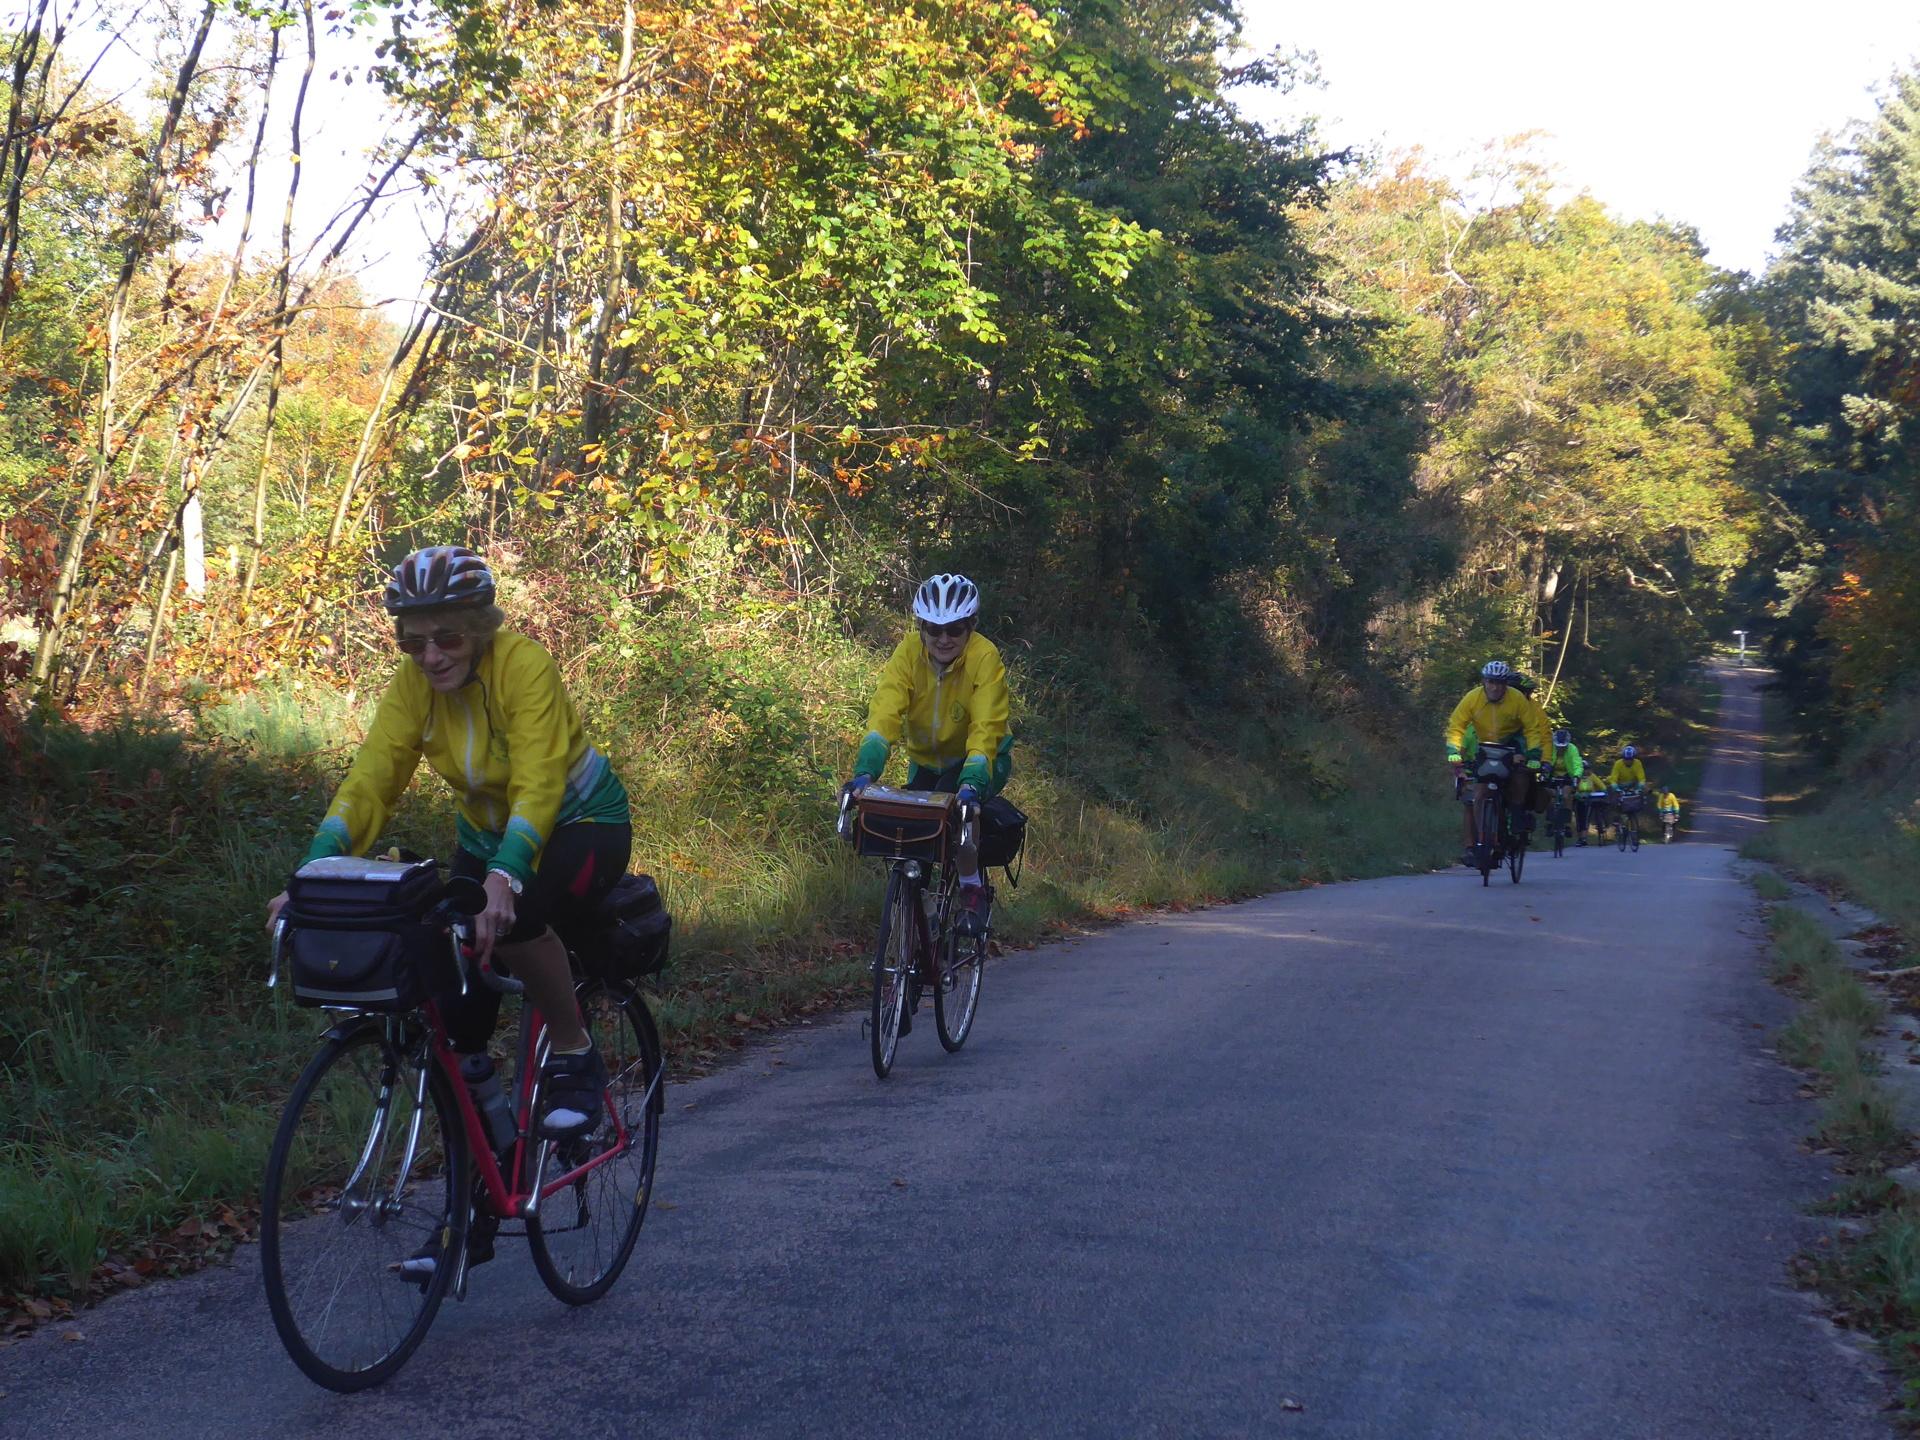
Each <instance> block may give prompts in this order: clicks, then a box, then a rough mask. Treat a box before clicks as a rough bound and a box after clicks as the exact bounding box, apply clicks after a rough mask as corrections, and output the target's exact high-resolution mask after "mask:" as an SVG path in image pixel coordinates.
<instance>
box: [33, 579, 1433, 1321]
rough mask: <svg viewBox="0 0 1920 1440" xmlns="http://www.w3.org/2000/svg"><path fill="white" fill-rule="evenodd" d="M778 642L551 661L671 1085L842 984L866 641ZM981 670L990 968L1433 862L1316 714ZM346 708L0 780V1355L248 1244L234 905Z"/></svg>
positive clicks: (772, 637)
mask: <svg viewBox="0 0 1920 1440" xmlns="http://www.w3.org/2000/svg"><path fill="white" fill-rule="evenodd" d="M803 623H804V617H795V616H792V615H775V616H772V617H768V616H765V615H752V614H739V613H734V614H727V615H715V614H707V615H692V614H690V615H685V616H671V615H669V616H662V617H655V618H654V619H653V621H652V622H651V623H650V624H649V626H648V627H647V629H646V630H645V632H644V633H643V632H640V631H638V630H627V629H624V628H622V627H623V624H624V622H621V623H614V624H610V625H609V627H608V633H607V634H606V635H605V636H603V637H602V639H601V641H600V642H599V643H597V644H596V645H593V646H589V647H583V648H582V649H580V650H578V651H566V652H563V651H562V650H561V649H560V647H559V646H558V645H556V647H555V648H556V653H572V654H575V656H576V658H575V660H574V661H573V663H571V664H570V665H569V666H568V667H567V673H568V678H569V683H570V685H571V686H572V688H573V689H574V692H575V694H576V695H578V696H580V697H581V704H582V709H583V711H585V712H586V719H587V724H588V728H589V730H590V733H593V734H594V735H595V736H596V738H602V737H603V738H604V741H605V747H606V748H607V749H608V751H609V753H610V755H611V757H612V759H613V760H614V763H615V764H616V766H617V767H618V769H619V772H620V774H621V775H622V777H623V779H625V781H626V783H627V785H628V788H629V790H630V791H631V792H632V794H633V799H634V809H635V820H636V842H635V855H634V866H635V868H636V869H642V870H646V871H649V872H651V873H654V874H655V875H657V876H658V877H659V879H660V881H661V885H662V889H663V891H664V892H665V894H666V898H667V902H668V904H669V906H670V907H671V908H672V910H673V911H674V914H675V945H674V953H673V957H672V960H671V963H670V967H669V970H668V973H667V975H666V976H665V977H664V982H663V985H662V987H661V989H660V991H659V993H658V996H657V1009H658V1012H659V1015H660V1019H661V1023H662V1029H663V1031H664V1033H665V1035H666V1037H667V1040H668V1046H669V1054H670V1056H671V1058H672V1059H673V1061H674V1062H675V1064H676V1065H678V1066H683V1067H684V1066H688V1065H692V1066H695V1067H698V1066H700V1065H703V1064H707V1063H711V1062H713V1061H715V1060H717V1059H718V1058H719V1057H721V1056H722V1055H724V1054H725V1053H726V1052H727V1051H728V1050H729V1049H731V1048H732V1047H734V1046H737V1045H739V1044H741V1043H743V1040H744V1036H745V1034H746V1032H749V1031H751V1030H755V1029H763V1028H766V1027H768V1026H770V1025H772V1024H774V1023H777V1022H778V1021H780V1020H781V1019H783V1018H787V1017H791V1016H794V1015H797V1014H803V1013H808V1012H814V1011H818V1010H820V1009H822V1008H825V1007H829V1006H832V1005H834V1004H837V1003H844V1002H845V1001H846V1000H847V999H849V998H850V997H851V996H852V995H853V994H855V993H857V992H858V991H859V990H860V989H861V988H862V987H863V985H864V980H865V974H866V964H867V949H868V946H869V944H870V941H871V934H870V930H871V927H872V926H873V924H874V923H875V919H876V913H877V908H878V903H879V895H880V887H881V877H880V871H879V869H878V867H877V866H874V865H871V864H865V863H862V862H860V861H858V860H857V859H856V858H855V857H853V856H851V855H849V854H848V853H847V852H846V851H845V849H844V848H843V847H841V846H840V845H839V844H838V843H837V842H836V841H835V840H834V838H833V833H832V817H833V808H834V796H835V790H836V786H837V782H838V780H839V778H841V774H842V772H843V770H844V768H845V764H846V761H847V758H848V757H849V756H850V755H851V753H852V749H853V746H854V743H855V741H856V740H857V738H858V734H859V732H860V730H861V729H862V728H863V725H864V715H863V713H862V711H863V705H864V695H865V691H866V688H867V687H868V686H869V685H870V683H871V679H872V676H873V674H874V673H875V672H876V671H877V668H878V665H879V662H880V659H881V658H882V657H883V655H884V649H882V648H880V646H884V644H885V641H886V638H887V637H875V638H876V640H878V641H879V646H877V645H876V644H873V643H866V642H863V641H861V640H859V639H856V638H851V637H846V636H844V635H841V634H839V633H838V632H829V631H818V632H813V631H807V632H804V633H802V632H800V631H797V630H796V629H795V628H794V627H797V626H800V625H802V624H803ZM781 626H787V627H788V628H787V629H786V630H785V631H784V632H782V630H781V629H780V627H781ZM543 638H552V637H543ZM1009 660H1010V668H1012V670H1013V672H1014V674H1013V683H1014V691H1015V695H1016V704H1017V706H1018V707H1019V708H1018V709H1017V710H1016V715H1015V727H1016V733H1017V735H1018V736H1019V744H1018V746H1017V748H1016V751H1015V765H1016V768H1015V775H1014V780H1013V783H1012V785H1011V787H1010V792H1009V793H1010V794H1011V795H1012V796H1013V798H1014V799H1015V800H1016V801H1017V803H1019V804H1020V805H1021V806H1022V808H1023V809H1025V810H1027V812H1028V813H1029V815H1030V816H1031V817H1032V827H1031V836H1032V839H1031V843H1030V846H1029V854H1028V857H1027V864H1026V869H1025V873H1024V876H1023V878H1022V883H1021V884H1020V886H1019V887H1018V889H1014V888H1012V887H1009V886H1007V885H1005V884H1004V883H1003V884H1001V885H1000V903H999V904H998V906H997V908H996V922H995V925H996V935H997V937H998V938H999V940H1000V941H1001V943H1002V944H1003V945H1008V946H1019V945H1024V944H1028V943H1031V942H1033V941H1037V940H1040V939H1042V938H1044V937H1045V936H1047V935H1048V934H1050V933H1055V932H1057V931H1059V930H1061V929H1063V928H1066V927H1070V926H1076V925H1080V924H1084V923H1087V922H1089V921H1096V920H1100V919H1110V918H1116V917H1120V916H1124V915H1126V914H1129V913H1132V912H1134V911H1137V910H1140V909H1143V908H1148V907H1154V906H1187V905H1196V904H1203V903H1208V902H1212V901H1219V900H1228V899H1235V898H1241V897H1245V896H1249V895H1253V894H1257V893H1261V892H1264V891H1268V890H1272V889H1277V888H1283V887H1286V886H1292V885H1300V884H1311V883H1319V882H1324V881H1332V880H1338V879H1345V878H1350V877H1357V876H1363V875H1379V874H1390V873H1396V872H1397V873H1405V872H1408V871H1418V870H1426V869H1430V868H1432V867H1434V866H1436V865H1439V864H1443V863H1445V861H1446V859H1447V858H1448V856H1449V853H1450V850H1451V843H1452V839H1453V835H1454V826H1455V824H1456V823H1457V822H1456V821H1455V817H1454V815H1453V812H1452V807H1450V806H1448V805H1445V804H1442V803H1439V802H1438V801H1437V799H1436V798H1435V797H1434V796H1431V795H1428V794H1426V793H1424V792H1421V793H1417V794H1416V793H1415V792H1414V791H1413V789H1412V787H1409V786H1408V785H1407V784H1406V783H1405V780H1404V778H1403V767H1402V766H1401V764H1400V763H1399V761H1398V759H1397V758H1396V754H1395V751H1394V749H1393V746H1392V744H1391V742H1390V740H1387V739H1382V740H1374V739H1371V738H1369V736H1368V734H1367V733H1366V730H1365V728H1364V726H1363V725H1362V723H1361V721H1360V715H1361V711H1360V710H1359V707H1357V706H1356V707H1353V713H1352V714H1348V713H1346V711H1345V710H1344V709H1343V707H1342V705H1341V703H1340V702H1339V701H1338V699H1337V698H1329V697H1327V696H1324V695H1318V694H1317V695H1316V697H1315V704H1314V706H1313V707H1312V710H1313V712H1314V713H1315V714H1316V715H1319V716H1321V717H1323V718H1321V719H1319V720H1317V721H1315V722H1313V723H1312V724H1308V723H1305V722H1301V721H1299V720H1296V719H1293V718H1291V717H1292V716H1293V715H1296V714H1298V713H1301V712H1304V711H1306V710H1307V708H1308V707H1307V706H1305V705H1304V704H1301V703H1299V697H1298V696H1292V697H1288V696H1286V695H1285V694H1275V695H1274V696H1272V697H1269V698H1270V700H1271V703H1251V704H1250V703H1246V702H1245V701H1244V700H1243V702H1242V703H1241V704H1240V705H1239V706H1238V707H1236V708H1225V707H1223V709H1222V711H1220V712H1217V713H1213V714H1210V715H1209V716H1208V720H1207V726H1206V727H1205V728H1203V727H1202V726H1201V725H1200V724H1199V723H1198V722H1197V721H1196V720H1195V719H1193V718H1192V717H1190V715H1189V713H1188V711H1187V708H1186V704H1185V700H1184V697H1182V696H1180V695H1179V694H1178V693H1177V692H1176V687H1175V685H1174V682H1172V681H1171V680H1166V679H1156V678H1155V677H1154V675H1153V674H1152V673H1151V671H1150V666H1149V661H1148V660H1145V659H1143V660H1140V661H1139V662H1138V663H1139V666H1140V673H1138V674H1127V673H1120V674H1115V673H1114V667H1113V666H1111V665H1109V666H1096V665H1093V664H1091V663H1090V662H1089V663H1082V664H1079V665H1076V664H1074V663H1073V661H1072V657H1065V658H1062V657H1041V656H1035V655H1032V654H1016V655H1010V656H1009ZM1120 663H1121V665H1122V667H1124V664H1125V662H1124V661H1122V662H1120ZM372 693H373V692H372V691H371V690H364V689H361V690H356V689H331V688H328V687H326V686H323V685H316V684H315V683H314V682H313V681H311V680H307V681H303V682H300V683H299V684H298V685H297V686H296V685H295V684H293V683H288V684H286V685H284V686H270V687H268V688H266V689H264V690H261V691H258V692H255V693H252V694H249V695H245V696H239V697H232V698H221V697H217V696H214V697H207V698H206V699H205V700H204V701H203V702H202V703H201V704H200V706H199V708H198V709H197V710H195V711H193V712H191V713H184V714H177V715H174V716H170V717H166V718H165V719H156V718H145V717H131V718H129V717H119V718H115V719H111V720H100V721H96V722H95V723H92V724H89V725H86V726H80V725H74V724H64V723H38V724H36V725H34V726H33V727H32V728H31V729H30V730H29V732H28V734H27V737H26V743H25V744H24V745H23V746H22V747H21V749H20V752H19V753H18V754H17V755H13V756H9V757H0V765H6V764H11V766H12V767H13V768H12V770H11V772H10V773H0V916H3V917H4V920H5V922H6V923H5V926H4V927H3V928H0V986H4V987H5V993H6V994H7V995H8V997H9V1003H8V1006H7V1007H6V1009H5V1010H4V1012H0V1114H4V1115H6V1116H7V1117H8V1124H7V1127H6V1130H5V1133H4V1136H0V1333H4V1327H5V1303H6V1297H7V1296H8V1295H9V1294H11V1295H13V1296H14V1297H16V1299H15V1305H16V1312H18V1311H19V1308H20V1307H21V1306H38V1307H39V1308H40V1309H43V1310H44V1309H45V1308H46V1306H47V1304H48V1303H49V1302H52V1303H56V1304H58V1305H59V1306H61V1307H62V1308H64V1307H66V1306H68V1305H72V1304H79V1303H84V1302H85V1301H86V1299H88V1298H89V1297H90V1296H97V1295H99V1294H101V1293H104V1292H105V1291H107V1290H110V1289H112V1288H115V1287H117V1286H119V1285H125V1284H135V1283H139V1282H140V1281H141V1280H143V1279H144V1278H145V1277H147V1276H149V1275H155V1274H164V1273H168V1272H170V1271H173V1270H177V1269H185V1268H190V1267H191V1266H193V1265H195V1264H197V1263H200V1262H201V1261H202V1260H203V1259H204V1258H205V1256H206V1255H207V1254H208V1253H210V1252H217V1251H218V1250H220V1249H221V1248H224V1247H225V1246H227V1245H228V1244H230V1243H231V1242H232V1241H233V1240H234V1239H235V1238H237V1237H240V1236H243V1235H245V1234H246V1233H248V1230H249V1228H250V1225H251V1223H252V1222H251V1213H252V1212H251V1207H252V1206H253V1204H254V1203H255V1200H256V1197H257V1193H258V1187H259V1178H260V1173H261V1170H262V1167H263V1164H264V1157H265V1152H266V1148H267V1145H268V1143H269V1141H270V1138H271V1132H272V1129H273V1126H274V1124H275V1123H276V1120H277V1115H278V1109H279V1106H280V1104H281V1102H282V1101H283V1099H284V1097H285V1095H286V1093H287V1091H288V1089H290V1087H291V1085H292V1082H293V1079H294V1077H295V1076H296V1075H297V1073H298V1070H299V1067H300V1065H301V1064H302V1063H303V1062H304V1060H305V1058H306V1056H307V1055H308V1054H309V1053H310V1051H311V1048H312V1044H313V1040H314V1037H315V1036H316V1035H317V1033H318V1031H319V1029H320V1028H321V1025H320V1022H319V1020H318V1019H317V1018H316V1017H315V1015H314V1013H313V1012H309V1011H303V1010H297V1009H293V1008H291V1007H288V1006H286V1005H285V1004H284V1003H282V1002H281V1001H280V1000H279V999H278V998H277V997H276V996H275V995H271V994H269V993H268V992H267V991H266V990H265V989H264V986H263V983H262V982H263V981H264V978H265V941H264V936H263V934H262V933H261V920H262V915H263V912H264V906H265V903H266V900H267V898H268V897H269V896H270V895H271V894H272V893H273V892H274V891H275V890H277V889H278V888H279V887H280V885H281V884H282V883H283V881H284V877H285V876H286V874H287V873H288V871H289V870H290V869H291V868H292V866H293V865H294V864H295V863H296V862H297V860H298V859H299V856H300V855H301V853H302V852H303V851H304V848H305V844H306V840H307V837H308V836H309V834H310V833H311V829H312V826H313V824H314V822H315V820H316V819H317V817H318V816H319V815H320V814H321V813H322V811H323V810H324V808H325V805H326V802H327V798H328V796H329V795H330V793H331V789H332V786H333V784H334V783H336V781H337V778H338V776H339V774H340V772H341V771H342V770H343V769H344V766H345V764H346V762H347V760H348V758H349V757H350V755H351V752H352V748H353V746H354V744H355V743H356V742H357V739H358V736H359V733H360V726H361V725H362V724H363V723H364V721H365V718H366V716H367V714H368V713H369V711H370V704H371V697H372ZM1115 696H1117V697H1119V698H1118V699H1115V698H1113V697H1115ZM1103 697H1104V698H1103ZM1289 699H1291V700H1292V702H1293V703H1286V702H1287V701H1288V700H1289ZM1094 713H1099V714H1100V715H1101V716H1102V723H1101V724H1100V725H1098V726H1089V725H1088V724H1087V723H1086V717H1087V716H1088V715H1089V714H1094ZM1222 714H1225V715H1226V716H1227V717H1229V718H1228V719H1227V720H1224V721H1223V719H1222ZM1223 726H1224V728H1223ZM450 831H451V803H450V801H449V799H448V797H447V795H446V792H445V787H444V786H442V785H440V784H439V782H438V781H437V780H433V779H431V778H428V777H424V776H423V777H422V778H421V780H420V782H419V783H416V784H415V785H414V786H413V788H412V790H411V791H410V792H409V793H408V796H407V797H406V799H405V800H404V801H403V803H402V804H401V806H400V807H399V809H398V811H397V812H396V814H395V816H394V817H393V820H392V822H391V824H390V826H389V834H388V836H387V837H385V839H383V842H382V843H383V844H384V843H386V841H388V840H391V841H393V842H395V843H400V844H404V845H408V846H410V847H412V848H414V849H416V850H419V851H421V852H423V853H429V854H432V853H444V851H445V848H446V846H447V844H448V838H447V837H448V836H449V834H450ZM856 1063H858V1057H857V1056H853V1055H850V1056H849V1058H848V1064H849V1065H850V1066H851V1065H854V1064H856ZM36 1313H37V1312H36Z"/></svg>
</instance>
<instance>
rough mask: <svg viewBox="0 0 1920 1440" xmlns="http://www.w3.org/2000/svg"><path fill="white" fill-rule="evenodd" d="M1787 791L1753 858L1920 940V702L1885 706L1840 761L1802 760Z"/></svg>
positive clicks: (1912, 699)
mask: <svg viewBox="0 0 1920 1440" xmlns="http://www.w3.org/2000/svg"><path fill="white" fill-rule="evenodd" d="M1826 762H1831V763H1826ZM1791 788H1792V789H1793V791H1794V792H1795V793H1794V794H1793V795H1792V796H1791V797H1788V803H1787V804H1785V805H1779V806H1776V807H1775V809H1776V812H1777V814H1776V819H1775V821H1774V823H1773V824H1771V825H1769V826H1768V827H1767V828H1766V830H1765V831H1764V832H1763V833H1762V834H1761V835H1760V836H1759V837H1758V838H1757V839H1755V840H1754V841H1752V842H1750V844H1749V845H1748V847H1747V849H1748V853H1750V854H1753V855H1756V856H1758V857H1760V858H1762V859H1767V860H1773V861H1776V862H1778V863H1779V864H1781V865H1784V866H1786V867H1787V868H1789V869H1791V870H1793V871H1795V872H1797V873H1798V874H1801V875H1804V876H1806V877H1807V878H1808V879H1810V880H1815V881H1818V882H1820V883H1822V884H1825V885H1831V886H1834V887H1836V888H1839V889H1841V890H1844V891H1845V892H1846V893H1848V894H1850V895H1852V896H1853V897H1854V898H1856V899H1858V900H1859V901H1860V902H1861V903H1863V904H1865V905H1868V906H1870V907H1871V908H1873V909H1874V910H1876V911H1878V912H1879V913H1880V915H1882V916H1883V917H1884V918H1885V919H1886V920H1887V921H1888V922H1889V923H1891V924H1892V925H1893V926H1894V927H1895V928H1896V929H1898V930H1900V931H1902V932H1903V933H1905V934H1907V935H1920V878H1917V877H1920V695H1909V696H1907V697H1905V698H1904V699H1903V700H1901V701H1898V702H1896V703H1894V704H1892V705H1889V706H1888V707H1887V709H1886V710H1885V711H1884V712H1882V714H1881V715H1880V716H1879V717H1878V718H1877V719H1876V720H1875V721H1874V722H1873V723H1872V724H1871V725H1869V726H1868V727H1867V728H1866V729H1865V731H1863V732H1862V733H1861V734H1860V735H1858V736H1857V737H1856V738H1855V739H1854V740H1853V741H1852V742H1851V743H1849V744H1847V745H1846V746H1845V747H1844V748H1842V749H1841V751H1840V752H1839V754H1838V755H1837V756H1834V755H1817V756H1812V757H1808V758H1807V759H1805V760H1803V761H1802V763H1800V764H1799V765H1797V766H1796V767H1794V770H1793V780H1792V782H1791Z"/></svg>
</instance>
